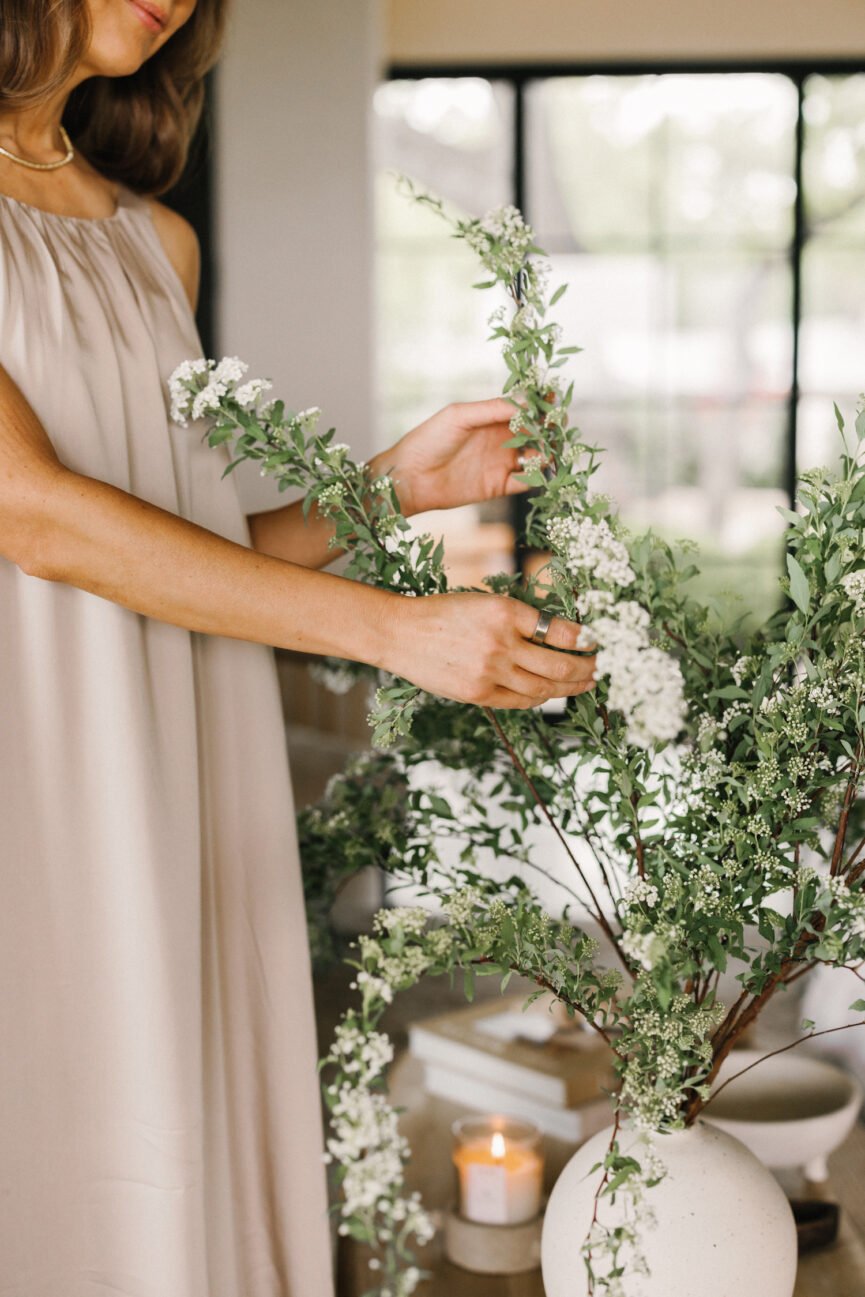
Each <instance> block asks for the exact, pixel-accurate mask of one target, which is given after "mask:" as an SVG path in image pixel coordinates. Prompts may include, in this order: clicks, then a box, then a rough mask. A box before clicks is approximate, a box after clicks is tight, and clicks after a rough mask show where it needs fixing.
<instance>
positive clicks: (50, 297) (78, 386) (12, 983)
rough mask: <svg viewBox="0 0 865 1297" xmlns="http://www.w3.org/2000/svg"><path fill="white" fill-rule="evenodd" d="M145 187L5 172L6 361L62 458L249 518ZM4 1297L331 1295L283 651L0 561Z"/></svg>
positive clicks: (1, 336) (218, 520)
mask: <svg viewBox="0 0 865 1297" xmlns="http://www.w3.org/2000/svg"><path fill="white" fill-rule="evenodd" d="M200 352H201V344H200V341H199V339H198V336H197V333H196V329H195V325H194V321H193V318H192V314H191V312H190V309H189V305H188V303H187V300H186V297H185V295H184V292H183V288H182V286H181V283H180V281H179V279H178V277H177V275H176V274H175V272H174V270H173V268H172V266H171V264H170V262H169V261H168V259H167V257H166V255H165V253H164V251H163V248H162V245H161V243H160V241H159V238H158V235H157V233H156V229H155V227H154V224H153V219H152V216H151V210H150V206H149V204H148V203H147V202H146V201H144V200H143V199H140V198H137V197H136V196H135V195H134V194H132V193H131V191H129V190H127V189H121V191H120V197H119V204H118V207H117V210H116V212H115V213H114V214H113V215H112V216H110V217H107V218H104V219H101V220H84V219H76V218H72V217H63V216H57V215H54V214H51V213H46V212H42V211H41V210H39V209H37V208H34V207H31V206H29V205H27V204H23V203H19V202H16V201H15V200H13V199H11V198H9V197H8V196H3V195H0V363H2V364H3V365H4V366H5V368H6V369H7V370H8V372H9V373H10V374H11V376H12V378H13V379H14V380H15V381H16V382H17V383H18V385H19V387H20V388H21V390H22V392H23V393H24V395H25V397H26V398H27V399H28V400H29V402H30V403H31V405H32V406H33V408H34V410H35V411H36V413H37V415H38V416H39V418H40V420H41V421H42V424H43V425H44V427H45V429H46V431H47V432H48V434H49V436H50V438H51V440H52V442H53V444H54V446H55V448H56V450H57V453H58V455H59V457H60V459H61V460H62V462H63V463H65V464H66V465H67V466H68V467H70V468H72V469H74V470H76V471H78V472H80V473H83V474H86V475H88V476H90V477H95V478H98V479H100V480H103V481H106V482H110V483H112V484H113V485H115V486H117V487H120V488H122V489H123V490H125V491H129V492H131V493H132V494H134V495H136V496H138V497H140V498H141V499H143V500H147V501H150V502H151V503H153V504H155V505H159V506H161V507H162V508H164V509H168V510H170V511H171V512H173V513H175V514H178V515H180V516H181V517H183V518H187V519H190V520H192V521H194V522H196V523H199V524H201V525H203V526H205V527H207V528H209V529H210V530H212V531H214V532H217V533H219V534H220V535H223V536H226V537H229V538H230V539H232V540H235V541H238V542H240V543H248V539H249V538H248V532H247V527H246V520H245V518H244V515H243V511H242V508H241V505H240V501H239V499H238V496H237V493H236V490H235V487H234V485H233V479H232V478H229V479H227V480H226V481H222V480H221V473H222V470H223V468H224V467H225V460H226V456H225V455H223V453H222V452H221V451H220V452H216V451H212V450H209V449H208V448H207V447H206V445H204V444H202V441H201V431H200V429H196V428H195V427H190V428H186V429H183V428H179V427H177V426H176V425H174V424H172V422H171V420H170V416H169V411H168V404H167V399H166V389H165V381H166V379H167V378H168V375H169V374H170V373H171V371H172V370H173V369H174V367H175V366H176V365H177V364H178V363H179V362H180V361H181V360H183V359H185V358H187V357H192V356H196V355H199V354H200ZM0 889H2V901H0V1297H108V1295H109V1294H128V1297H329V1294H330V1293H331V1292H332V1288H331V1275H330V1241H329V1238H330V1235H329V1229H328V1223H327V1205H326V1198H325V1185H324V1173H323V1168H322V1164H321V1122H320V1109H319V1098H318V1082H317V1077H316V1070H315V1054H316V1046H315V1025H314V1018H313V1011H312V996H311V982H310V972H309V957H308V950H307V943H306V932H305V923H304V911H303V897H302V890H301V883H300V875H299V862H298V855H297V845H296V838H295V828H294V813H293V807H292V801H291V792H290V785H289V776H288V765H287V758H286V753H285V746H284V737H283V729H282V721H281V714H280V706H279V696H278V689H277V681H276V673H275V668H274V663H273V656H272V653H271V652H270V650H269V649H267V648H264V647H262V646H259V645H253V644H247V643H244V642H242V641H235V640H228V639H221V638H216V637H206V636H199V635H195V634H190V633H189V632H187V631H184V630H181V629H179V628H177V627H174V626H168V625H164V624H162V623H159V622H156V621H152V620H150V619H148V618H145V617H141V616H139V615H137V614H135V613H132V612H129V611H127V610H125V609H123V608H121V607H119V606H118V605H116V604H112V603H109V602H107V601H106V600H103V599H100V598H97V597H96V596H94V595H90V594H86V593H84V592H83V591H80V590H77V589H74V588H72V587H70V586H63V585H60V584H54V583H51V582H47V581H42V580H39V579H37V578H35V577H32V576H27V575H25V574H24V573H22V572H21V571H20V570H19V569H17V568H16V567H14V566H13V565H12V564H11V563H8V562H6V561H5V560H3V559H0Z"/></svg>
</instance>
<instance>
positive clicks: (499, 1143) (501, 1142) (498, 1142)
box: [490, 1130, 505, 1162]
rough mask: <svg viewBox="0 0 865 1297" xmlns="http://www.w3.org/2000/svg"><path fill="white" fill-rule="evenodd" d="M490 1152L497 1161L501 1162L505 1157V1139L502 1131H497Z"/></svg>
mask: <svg viewBox="0 0 865 1297" xmlns="http://www.w3.org/2000/svg"><path fill="white" fill-rule="evenodd" d="M490 1152H491V1153H492V1155H493V1157H494V1158H495V1159H496V1161H497V1162H498V1161H500V1160H501V1159H502V1158H503V1157H504V1155H505V1137H504V1135H503V1134H502V1132H501V1131H500V1130H497V1131H496V1133H495V1134H494V1135H493V1137H492V1141H491V1142H490Z"/></svg>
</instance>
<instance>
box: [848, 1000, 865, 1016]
mask: <svg viewBox="0 0 865 1297" xmlns="http://www.w3.org/2000/svg"><path fill="white" fill-rule="evenodd" d="M850 1008H851V1009H852V1010H853V1012H854V1013H865V1000H854V1001H853V1003H852V1004H851V1005H850Z"/></svg>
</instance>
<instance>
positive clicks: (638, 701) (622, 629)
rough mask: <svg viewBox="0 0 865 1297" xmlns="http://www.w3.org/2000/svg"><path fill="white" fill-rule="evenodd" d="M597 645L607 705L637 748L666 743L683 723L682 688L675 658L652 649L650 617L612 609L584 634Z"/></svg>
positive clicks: (631, 606)
mask: <svg viewBox="0 0 865 1297" xmlns="http://www.w3.org/2000/svg"><path fill="white" fill-rule="evenodd" d="M584 634H587V635H589V636H591V638H592V639H593V640H594V641H595V642H596V643H597V644H599V645H600V648H599V650H598V655H597V659H596V662H597V666H596V673H597V675H598V676H606V677H608V679H609V682H610V693H609V703H610V708H611V709H612V710H613V711H617V712H621V714H622V715H623V716H624V718H625V721H626V724H627V733H628V741H629V742H630V743H632V744H633V745H634V746H635V747H638V748H649V747H651V746H652V745H653V744H656V743H669V742H671V741H672V740H673V739H674V738H675V737H676V735H677V734H679V733H680V732H681V730H682V727H683V725H684V723H685V687H684V681H683V679H682V672H681V668H680V667H679V664H678V662H677V661H676V659H675V658H674V657H672V656H671V655H670V654H669V653H665V652H664V651H663V649H659V648H658V647H657V646H656V645H654V644H652V642H651V640H650V638H649V614H648V613H647V612H646V610H645V608H643V607H642V606H641V605H640V604H638V603H634V602H633V601H630V600H626V601H624V602H622V603H619V604H616V605H615V609H614V615H613V614H610V615H608V616H605V617H599V618H598V619H597V620H596V621H593V622H592V624H591V628H590V629H589V630H588V631H587V632H584Z"/></svg>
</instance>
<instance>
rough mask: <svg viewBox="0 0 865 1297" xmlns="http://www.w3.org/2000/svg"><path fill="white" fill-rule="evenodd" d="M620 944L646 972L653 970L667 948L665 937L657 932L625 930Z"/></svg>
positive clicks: (629, 956) (630, 957)
mask: <svg viewBox="0 0 865 1297" xmlns="http://www.w3.org/2000/svg"><path fill="white" fill-rule="evenodd" d="M620 944H621V947H622V950H623V951H624V953H625V954H626V955H627V957H628V959H631V960H633V962H634V963H635V964H639V965H640V967H641V968H644V969H645V970H646V972H651V970H652V969H653V968H654V967H655V965H656V964H657V962H658V960H659V959H662V958H663V956H664V954H665V952H666V949H667V947H666V944H665V942H664V940H663V938H661V937H659V936H658V934H657V933H655V932H631V931H628V932H624V933H623V934H622V939H621V943H620Z"/></svg>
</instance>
